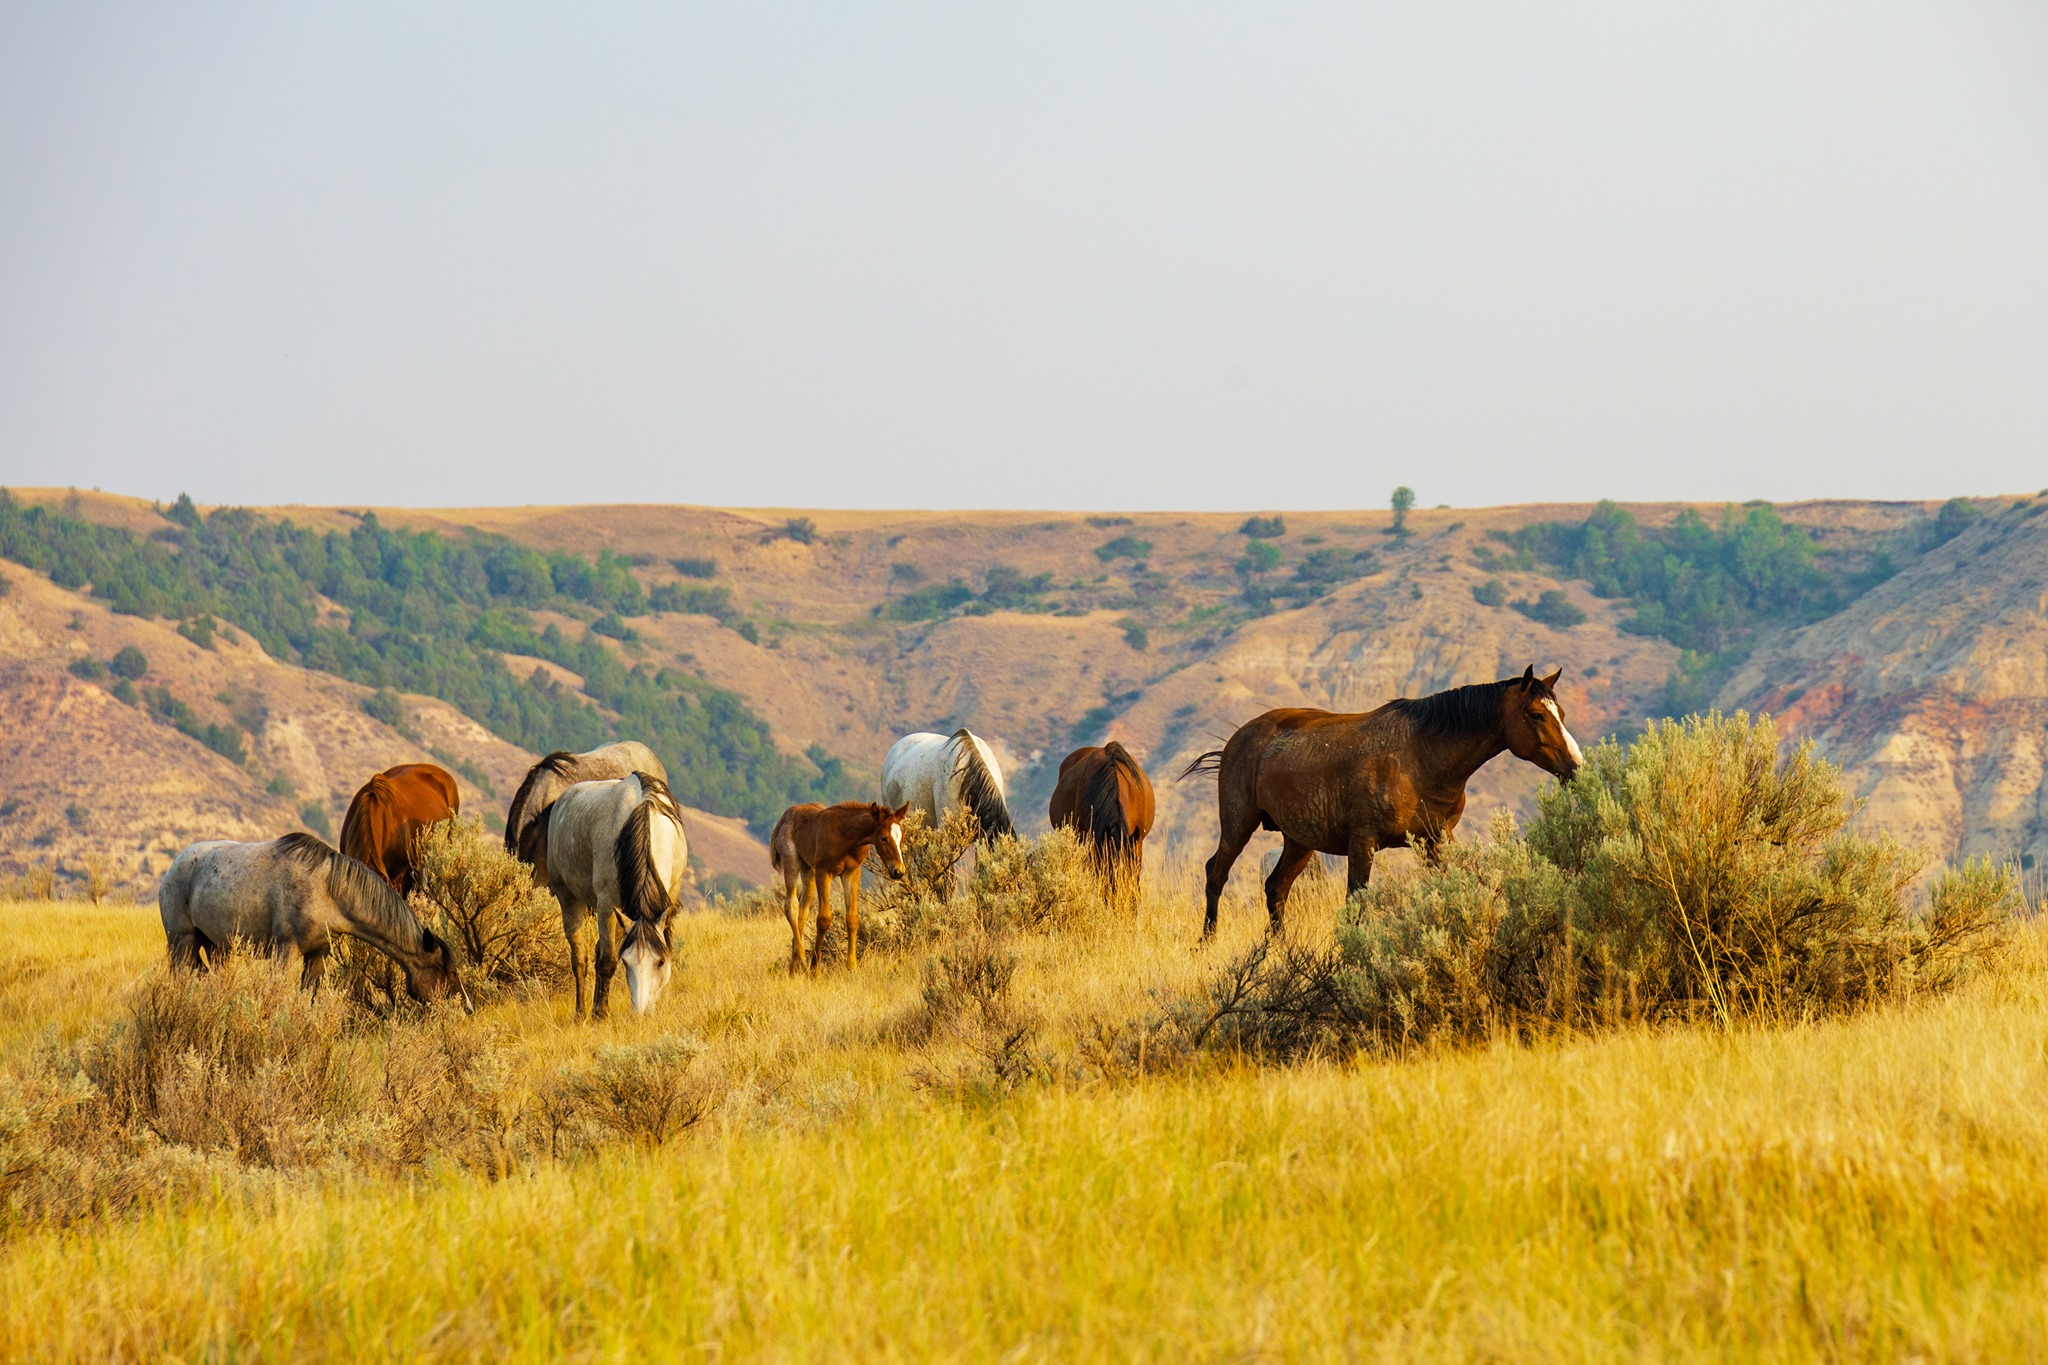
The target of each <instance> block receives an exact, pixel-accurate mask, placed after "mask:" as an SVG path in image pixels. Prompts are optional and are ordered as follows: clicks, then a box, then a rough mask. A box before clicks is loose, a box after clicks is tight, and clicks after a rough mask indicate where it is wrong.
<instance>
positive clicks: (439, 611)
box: [0, 490, 840, 828]
mask: <svg viewBox="0 0 2048 1365" xmlns="http://www.w3.org/2000/svg"><path fill="white" fill-rule="evenodd" d="M166 515H167V516H169V517H170V519H171V520H172V521H174V522H175V523H177V526H178V528H180V529H177V530H170V529H166V530H165V531H163V532H160V533H159V536H160V537H164V538H153V539H147V540H145V539H141V538H138V537H136V536H134V535H133V534H131V533H130V532H128V531H125V530H122V529H119V528H114V527H106V526H98V525H94V524H92V523H88V522H85V521H82V520H79V519H77V518H74V517H69V516H66V515H64V514H63V513H61V512H59V511H57V510H55V509H53V508H48V507H28V506H25V505H23V504H22V503H21V502H20V501H18V500H17V499H15V498H13V497H12V496H10V495H9V494H7V493H6V492H5V490H0V557H5V558H8V559H11V560H14V561H16V562H17V563H21V564H26V565H28V566H29V567H30V568H34V569H37V570H40V571H42V572H44V573H47V574H49V575H50V576H51V578H52V579H53V580H54V581H55V582H57V583H58V584H60V585H62V586H65V587H73V588H76V587H82V586H84V585H86V584H88V583H89V584H90V585H91V588H92V593H93V595H94V596H95V597H98V598H100V599H102V600H104V601H106V602H107V603H108V604H109V605H111V606H112V607H113V609H114V610H115V611H118V612H124V613H127V614H130V615H138V616H154V617H163V618H168V619H171V620H177V621H196V620H199V619H208V620H211V619H213V618H216V617H217V618H218V619H219V620H221V621H227V622H232V623H233V624H234V625H235V626H236V627H238V628H239V629H242V630H246V631H248V632H249V634H250V635H252V636H254V637H255V638H256V640H257V642H258V643H260V644H261V645H262V646H263V647H264V649H265V650H267V651H269V652H270V653H271V654H272V655H274V656H276V657H279V658H283V659H288V660H290V661H292V662H295V663H299V664H303V665H305V666H307V667H310V668H317V669H321V670H323V671H325V672H329V673H334V674H338V675H339V676H341V677H344V678H348V679H351V680H352V681H355V682H359V683H364V684H366V685H368V686H370V687H374V688H379V689H390V690H394V691H402V692H417V693H423V694H425V695H428V696H434V697H440V698H441V699H443V700H445V701H448V702H450V703H452V704H454V705H455V706H457V707H459V708H460V709H461V710H462V711H463V712H464V713H465V714H467V715H469V716H470V717H472V718H473V719H475V720H477V721H478V722H479V723H481V724H483V725H484V726H486V727H487V728H489V729H490V730H491V731H492V732H493V733H495V734H497V735H499V736H501V737H503V738H505V739H508V740H510V741H512V742H513V743H515V744H518V745H521V746H523V747H525V748H528V749H532V750H534V751H536V752H541V753H545V752H547V751H549V750H551V749H576V750H582V749H588V748H592V747H595V746H596V745H598V744H602V743H604V742H606V741H607V740H610V739H614V738H617V737H619V736H620V735H630V736H632V737H634V738H636V739H640V740H643V741H645V742H646V743H648V744H650V745H652V746H653V748H654V750H655V752H657V753H659V754H661V755H662V757H663V758H664V760H665V761H666V762H667V763H668V765H669V768H670V773H671V776H672V778H673V779H674V781H673V783H672V785H673V787H674V789H675V792H676V795H677V796H678V797H679V798H680V799H682V800H683V801H685V802H688V803H689V804H691V805H696V806H701V807H703V808H705V809H707V810H713V811H718V812H721V813H726V814H734V815H739V816H742V817H744V818H746V819H747V820H749V821H750V822H753V823H755V824H758V825H760V826H761V827H762V828H766V827H767V825H768V824H770V823H772V822H773V821H774V819H775V817H776V815H778V814H780V813H781V811H782V809H783V807H784V806H786V805H788V804H790V803H791V802H794V801H806V800H811V799H814V798H823V799H826V800H831V799H833V798H834V797H836V796H837V795H838V794H839V791H838V788H839V781H840V776H839V775H840V769H839V767H838V765H837V762H836V760H834V759H832V758H831V757H830V756H827V755H823V754H822V751H821V753H820V754H818V755H813V756H811V758H810V759H809V761H805V760H794V759H790V758H788V757H786V756H784V755H783V754H782V753H781V752H780V751H779V750H778V749H777V748H776V747H775V744H774V741H773V738H772V736H771V735H770V733H769V728H768V725H767V723H766V722H765V721H763V720H762V719H761V718H760V717H759V716H757V715H755V714H754V713H753V712H752V711H751V710H749V709H748V708H747V706H746V705H745V703H744V702H742V701H741V700H740V699H739V698H738V697H737V696H735V695H733V694H732V693H730V692H727V691H725V690H723V689H721V688H717V687H714V686H712V685H711V684H709V683H707V682H705V681H704V680H703V679H702V678H698V677H695V676H693V675H691V674H687V673H684V672H682V671H681V670H679V669H674V668H664V669H656V668H653V667H650V666H649V665H646V664H634V663H631V662H629V660H628V658H627V657H626V656H625V655H623V654H622V653H621V651H620V650H619V649H618V648H616V647H614V646H612V645H610V644H607V643H606V642H605V640H604V639H603V638H600V637H601V636H602V635H603V634H604V633H605V632H604V631H596V630H594V629H593V630H592V631H587V632H585V633H584V634H583V635H582V637H581V638H580V639H571V638H570V637H569V635H568V634H567V633H565V632H564V631H563V630H561V629H560V627H558V626H556V625H553V624H550V625H548V626H547V627H545V628H544V629H536V628H535V625H534V622H533V618H532V616H531V614H530V613H531V612H532V610H534V609H537V608H549V609H552V610H556V611H561V612H566V613H569V614H572V615H573V614H577V613H581V615H582V616H583V618H584V619H586V620H594V621H598V622H604V623H606V630H608V631H609V632H610V633H611V635H612V637H613V638H614V639H619V640H624V639H625V638H626V637H627V636H628V635H629V634H630V633H632V632H631V628H630V627H628V626H627V625H626V623H625V621H626V618H628V617H633V616H642V615H645V614H646V613H647V612H648V611H649V610H651V609H652V604H651V603H650V601H649V599H648V596H647V594H646V592H645V591H644V590H643V588H642V586H641V584H640V581H639V579H637V578H636V577H635V576H634V574H633V571H632V569H633V566H632V565H631V564H630V563H629V562H628V561H627V560H626V559H624V558H622V557H620V556H617V555H614V554H612V553H611V552H610V551H608V550H607V551H601V552H600V553H599V554H598V556H597V558H596V559H595V560H586V559H583V558H580V557H578V556H575V555H569V554H562V553H555V554H551V555H544V554H542V553H540V552H539V551H537V550H534V549H532V548H530V547H528V546H524V545H520V544H518V543H517V542H514V541H511V540H508V539H506V538H504V537H500V536H489V535H484V534H481V533H474V532H472V533H469V534H467V535H466V536H464V537H462V538H454V537H449V536H443V535H439V534H436V533H434V532H415V531H404V530H394V529H392V528H390V527H387V526H384V525H383V524H382V523H381V522H379V521H378V519H377V517H376V516H375V515H374V514H365V515H364V516H362V517H361V518H360V519H359V520H358V522H357V524H356V526H355V527H354V528H353V529H351V530H350V531H348V532H347V533H345V534H344V533H342V532H340V531H327V532H319V531H315V530H312V529H310V528H307V527H302V526H297V525H295V524H293V523H292V522H289V521H282V522H273V521H270V520H267V519H265V518H263V517H259V516H256V515H255V514H253V513H251V512H247V511H244V510H240V509H235V508H222V509H218V510H216V511H214V512H211V513H208V514H206V515H204V516H202V515H201V514H200V513H199V512H198V510H197V509H196V508H194V507H192V506H191V504H190V501H189V500H185V501H182V502H180V503H179V504H178V505H177V506H175V507H173V508H172V509H171V511H170V512H169V513H167V514H166ZM784 531H785V532H786V531H787V528H784ZM323 599H324V603H323ZM324 604H332V606H338V607H340V608H342V609H343V611H344V612H345V619H336V617H335V616H334V614H333V612H332V610H331V607H330V606H328V605H324ZM661 605H662V606H663V607H664V608H670V609H675V610H688V611H699V612H702V613H704V614H706V615H710V616H713V617H715V618H717V619H719V620H721V621H723V622H725V623H727V624H734V623H735V622H737V624H738V625H739V626H749V627H750V626H751V623H748V622H744V621H738V618H737V613H736V612H735V611H734V610H733V608H732V606H731V599H730V594H729V591H728V590H726V589H724V588H702V587H693V588H688V589H682V590H680V592H678V593H664V595H663V599H662V603H661ZM505 653H516V654H525V655H534V656H539V657H542V658H546V659H548V660H550V661H552V662H554V663H557V664H560V665H562V666H563V667H565V668H568V669H571V670H572V671H574V672H576V673H577V674H579V675H581V676H582V677H583V679H584V691H585V692H586V693H587V694H588V695H589V696H590V697H591V698H592V699H594V700H595V701H596V702H597V703H598V705H599V706H602V707H604V708H606V710H605V711H600V710H599V709H598V707H596V706H592V705H590V704H589V703H588V702H586V701H584V700H583V699H582V698H580V697H577V696H575V695H573V694H571V693H568V692H566V691H564V690H563V689H562V688H561V687H560V686H559V685H557V684H555V683H554V682H552V681H550V680H548V679H547V678H545V677H544V676H529V677H519V676H516V675H515V674H514V673H513V672H512V671H511V670H510V669H508V668H507V667H506V664H505V660H504V658H503V655H504V654H505ZM131 656H132V657H131ZM109 667H110V668H111V669H112V671H113V672H114V674H115V676H117V677H118V678H120V679H121V680H122V681H123V682H124V683H132V682H133V680H135V679H138V678H140V677H141V676H142V675H143V674H144V673H146V672H147V671H148V661H147V660H146V659H144V658H143V657H142V654H141V651H139V650H136V649H134V648H133V647H132V646H130V647H128V648H126V649H124V650H123V651H122V652H121V653H120V654H117V655H115V657H114V659H113V661H112V662H111V663H110V664H109ZM118 694H119V689H117V695H118ZM136 696H137V694H136V692H135V691H134V689H133V688H132V687H130V688H129V689H128V692H127V695H126V696H125V697H124V700H130V699H133V698H135V697H136ZM158 709H159V710H160V711H162V712H163V713H164V714H165V716H166V719H168V720H170V721H171V722H172V723H174V724H175V723H178V717H177V716H176V714H175V713H174V712H173V711H171V710H168V709H166V708H164V707H159V708H158ZM606 711H608V712H610V713H612V714H609V715H608V714H606ZM614 717H615V718H614ZM194 725H195V726H197V722H196V721H195V722H194ZM180 728H185V727H184V726H182V725H181V726H180ZM195 737H197V738H200V739H201V740H202V742H205V743H208V744H209V745H211V746H212V747H214V748H216V749H218V750H220V751H221V752H223V753H224V754H227V755H228V756H230V757H234V753H233V750H234V748H235V747H236V746H237V745H239V744H240V743H241V736H240V735H233V736H229V735H225V734H222V735H215V736H214V737H212V738H208V737H207V733H206V727H204V726H197V732H196V733H195ZM230 741H232V742H230ZM237 761H239V760H237Z"/></svg>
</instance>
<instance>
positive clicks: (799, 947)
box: [768, 801, 910, 976]
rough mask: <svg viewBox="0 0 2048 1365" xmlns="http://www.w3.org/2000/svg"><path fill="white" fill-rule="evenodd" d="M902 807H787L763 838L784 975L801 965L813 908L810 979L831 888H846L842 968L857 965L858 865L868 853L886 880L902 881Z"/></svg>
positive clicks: (852, 804)
mask: <svg viewBox="0 0 2048 1365" xmlns="http://www.w3.org/2000/svg"><path fill="white" fill-rule="evenodd" d="M909 813H910V807H909V805H908V804H905V805H901V806H898V807H896V809H894V810H891V809H889V807H887V806H878V805H872V804H870V803H867V802H863V801H841V802H840V803H839V804H838V805H836V806H821V805H819V804H818V803H817V802H815V801H807V802H805V803H804V804H803V805H800V806H791V807H790V808H789V809H788V810H786V811H784V812H782V818H781V819H780V820H777V821H776V822H775V832H774V833H773V834H770V835H769V836H768V861H769V862H770V863H771V864H773V866H774V868H775V870H776V871H777V872H780V873H781V874H782V913H783V914H784V915H786V916H788V918H789V971H790V974H791V975H792V976H794V975H795V974H796V970H797V968H798V967H799V966H800V965H801V964H802V963H803V960H804V919H805V917H806V914H807V912H808V911H809V910H810V908H811V906H812V905H813V904H815V905H816V906H817V908H818V935H817V938H816V939H815V940H813V941H812V943H811V975H813V976H816V975H817V974H818V959H819V957H820V956H821V955H822V954H823V952H824V950H825V929H826V926H827V925H829V924H831V922H832V883H833V881H834V880H835V879H836V880H838V881H839V882H841V883H842V884H843V885H844V886H845V887H846V965H847V966H849V967H856V966H859V965H860V865H861V863H862V862H863V861H864V860H865V859H866V858H867V856H868V850H869V849H870V848H872V849H874V850H875V853H876V855H877V856H878V857H880V859H881V862H882V870H883V871H884V872H886V873H888V874H889V877H890V880H892V881H901V880H902V879H903V817H904V816H905V815H907V814H909Z"/></svg>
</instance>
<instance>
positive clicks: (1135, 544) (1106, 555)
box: [1095, 536, 1152, 564]
mask: <svg viewBox="0 0 2048 1365" xmlns="http://www.w3.org/2000/svg"><path fill="white" fill-rule="evenodd" d="M1151 555H1152V542H1151V541H1149V540H1139V539H1138V538H1137V537H1136V536H1118V537H1116V538H1115V539H1114V540H1111V541H1107V542H1105V543H1104V544H1101V545H1098V546H1096V547H1095V557H1096V558H1097V559H1099V560H1101V561H1102V562H1103V563H1105V564H1107V563H1109V562H1111V561H1112V560H1117V559H1130V560H1136V561H1138V562H1139V563H1143V562H1144V561H1145V560H1146V559H1148V558H1150V557H1151Z"/></svg>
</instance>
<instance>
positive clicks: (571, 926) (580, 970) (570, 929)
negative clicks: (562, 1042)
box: [557, 892, 589, 1019]
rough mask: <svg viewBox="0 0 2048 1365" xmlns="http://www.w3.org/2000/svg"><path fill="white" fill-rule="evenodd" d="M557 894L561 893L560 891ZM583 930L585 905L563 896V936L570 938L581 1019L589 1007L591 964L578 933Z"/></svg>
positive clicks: (570, 951)
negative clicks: (585, 958)
mask: <svg viewBox="0 0 2048 1365" xmlns="http://www.w3.org/2000/svg"><path fill="white" fill-rule="evenodd" d="M557 894H560V893H559V892H558V893H557ZM582 932H583V907H582V906H581V905H578V904H577V903H576V902H575V901H573V900H570V899H569V898H568V897H567V896H566V895H563V896H562V936H563V937H564V938H566V939H568V940H569V975H570V976H572V977H574V978H575V979H576V1013H575V1015H574V1016H572V1017H574V1018H577V1019H581V1018H583V1017H584V1014H585V1012H586V1011H587V1009H588V1007H589V1006H588V1001H587V998H586V996H585V993H584V992H585V990H586V987H587V981H588V972H589V964H588V963H586V962H585V961H584V958H583V945H582V943H580V942H578V941H577V935H579V934H580V933H582Z"/></svg>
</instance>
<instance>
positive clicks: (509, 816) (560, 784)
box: [505, 739, 668, 885]
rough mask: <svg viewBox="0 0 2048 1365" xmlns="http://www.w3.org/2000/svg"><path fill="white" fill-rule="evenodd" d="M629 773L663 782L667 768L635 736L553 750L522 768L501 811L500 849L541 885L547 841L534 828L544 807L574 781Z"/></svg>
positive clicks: (593, 779)
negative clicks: (577, 750)
mask: <svg viewBox="0 0 2048 1365" xmlns="http://www.w3.org/2000/svg"><path fill="white" fill-rule="evenodd" d="M634 773H646V774H647V775H648V776H649V777H653V778H656V779H659V780H660V781H661V782H662V783H663V784H664V785H665V784H666V783H667V782H668V769H667V768H664V767H662V766H661V760H660V759H658V758H656V757H655V756H654V750H652V749H650V748H648V747H647V746H646V745H645V744H642V743H640V742H639V741H638V740H632V739H622V740H620V741H619V742H618V743H616V744H604V745H600V746H598V747H597V748H595V749H592V750H591V751H590V752H589V753H587V754H572V753H570V752H568V751H567V750H565V749H558V750H556V751H555V752H554V753H551V754H549V755H548V756H547V757H546V758H544V759H542V760H541V761H540V762H538V763H536V764H534V765H533V766H532V767H531V768H528V769H527V770H526V780H525V781H523V782H521V783H520V784H519V790H518V791H517V792H516V793H514V794H513V797H512V808H511V809H510V810H509V811H507V812H506V813H505V851H506V852H507V853H511V854H514V855H516V856H517V857H518V859H519V860H520V861H521V862H523V863H525V864H527V865H528V866H529V867H531V868H532V869H533V879H534V881H536V882H538V883H540V884H542V885H546V883H547V880H548V870H547V840H546V838H545V837H543V836H542V835H540V834H538V833H536V832H535V826H536V825H537V824H538V823H539V821H540V818H541V817H542V816H543V815H546V814H547V811H548V807H549V806H551V805H553V804H554V801H555V798H556V797H558V796H560V795H561V794H562V793H563V792H565V791H567V790H569V788H571V787H573V786H575V785H576V784H577V783H578V782H605V781H610V780H613V779H616V778H621V777H631V776H632V775H633V774H634Z"/></svg>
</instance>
